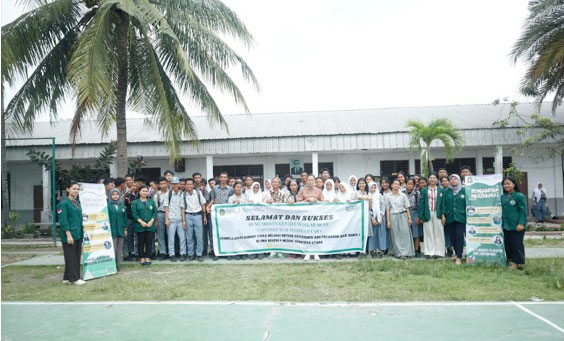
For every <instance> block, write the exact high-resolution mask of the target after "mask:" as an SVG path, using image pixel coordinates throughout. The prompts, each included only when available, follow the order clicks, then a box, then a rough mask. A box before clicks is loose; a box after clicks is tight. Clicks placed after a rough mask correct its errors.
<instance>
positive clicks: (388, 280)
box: [2, 258, 564, 302]
mask: <svg viewBox="0 0 564 341" xmlns="http://www.w3.org/2000/svg"><path fill="white" fill-rule="evenodd" d="M63 270H64V269H63V267H60V268H58V269H57V268H56V267H55V266H9V267H5V268H3V269H2V300H4V301H114V300H117V301H122V300H165V301H166V300H228V301H231V300H238V301H239V300H242V301H245V300H267V301H288V302H311V301H321V302H335V301H347V302H370V301H489V300H495V301H507V300H515V301H527V300H530V299H531V298H532V297H538V298H540V299H544V300H564V289H563V287H562V279H563V278H564V259H561V258H558V259H531V260H527V265H526V267H525V270H522V271H518V270H509V269H507V268H505V267H499V266H458V267H457V266H455V265H454V264H453V263H452V261H417V260H413V261H396V260H379V261H374V260H363V261H351V262H331V263H310V264H304V263H299V264H253V265H251V264H229V265H223V264H213V265H212V264H190V265H186V266H182V265H159V266H156V265H153V266H151V267H141V266H139V265H137V264H126V265H123V266H122V271H121V272H120V273H119V274H118V275H115V276H107V277H104V278H99V279H96V280H92V281H88V283H87V284H86V285H84V286H80V287H78V286H69V285H64V284H62V283H61V281H62V276H63Z"/></svg>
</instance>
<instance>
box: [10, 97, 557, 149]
mask: <svg viewBox="0 0 564 341" xmlns="http://www.w3.org/2000/svg"><path fill="white" fill-rule="evenodd" d="M551 106H552V103H550V102H546V103H544V104H543V105H542V107H541V109H540V114H541V115H542V116H544V117H552V118H553V119H554V120H556V122H558V123H562V124H564V115H562V114H563V113H564V108H558V110H557V113H556V115H555V116H552V114H551V112H550V110H551ZM517 110H518V112H519V114H520V115H525V116H529V115H532V114H534V113H537V112H538V111H537V107H536V104H535V103H522V104H519V105H518V107H517ZM508 111H509V106H508V105H497V106H495V105H492V104H479V105H453V106H431V107H409V108H379V109H359V110H338V111H315V112H284V113H267V114H250V115H226V116H225V119H226V121H227V123H228V127H229V133H227V131H225V130H221V129H220V128H219V126H218V124H211V125H210V123H209V122H208V119H207V117H205V116H196V117H193V118H192V119H193V121H194V123H195V126H196V127H197V131H198V137H199V139H200V140H202V141H206V140H230V139H246V138H265V137H295V136H338V135H358V134H378V133H395V132H406V131H408V129H407V128H406V124H407V121H408V120H409V119H418V120H421V121H423V122H424V123H427V122H429V121H431V120H433V119H436V118H445V117H446V118H450V119H451V120H452V121H453V122H454V124H455V125H456V126H457V127H458V128H459V129H463V130H469V129H491V128H493V127H492V125H493V123H494V122H495V121H497V120H499V119H502V118H505V117H506V116H507V113H508ZM70 125H71V121H70V120H61V121H58V122H56V123H53V124H51V123H49V122H39V123H36V124H35V127H34V131H33V134H32V135H31V137H34V138H40V137H55V138H56V144H57V145H69V144H70V138H69V132H70ZM522 125H523V123H522V122H519V121H518V120H517V119H513V120H511V121H510V122H509V125H508V126H509V127H518V126H522ZM115 136H116V132H115V126H113V127H112V128H111V130H110V132H109V134H108V135H106V136H102V135H101V134H100V132H99V130H98V128H97V124H96V122H95V121H89V122H86V123H85V124H84V125H83V128H82V132H81V136H80V138H79V139H78V141H77V143H78V144H105V143H108V142H110V141H111V140H115ZM127 136H128V138H127V140H128V143H147V142H162V141H163V139H162V137H161V136H160V134H159V133H158V131H157V129H156V128H155V127H153V126H151V125H150V123H149V122H147V121H146V120H145V119H128V120H127ZM16 137H30V135H29V134H27V135H20V136H16ZM50 143H51V142H50V141H49V140H33V141H31V140H30V141H10V142H9V145H10V146H16V145H21V146H23V145H47V144H50Z"/></svg>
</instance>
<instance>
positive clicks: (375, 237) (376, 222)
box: [368, 182, 386, 258]
mask: <svg viewBox="0 0 564 341" xmlns="http://www.w3.org/2000/svg"><path fill="white" fill-rule="evenodd" d="M368 191H369V193H370V195H371V196H372V198H371V199H370V222H371V229H370V230H371V231H370V230H369V231H368V237H369V238H368V250H369V251H370V253H371V254H372V258H377V257H382V254H383V250H385V249H386V245H385V244H386V228H385V227H384V226H382V210H381V208H380V200H381V194H380V191H379V190H378V185H376V183H375V182H371V183H369V184H368ZM381 240H383V241H384V245H383V246H382V245H381V244H382V243H381Z"/></svg>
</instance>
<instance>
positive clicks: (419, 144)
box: [407, 118, 463, 176]
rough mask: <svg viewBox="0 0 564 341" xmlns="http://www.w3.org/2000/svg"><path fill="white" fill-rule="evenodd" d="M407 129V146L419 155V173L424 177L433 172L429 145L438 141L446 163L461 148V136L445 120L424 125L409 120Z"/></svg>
mask: <svg viewBox="0 0 564 341" xmlns="http://www.w3.org/2000/svg"><path fill="white" fill-rule="evenodd" d="M407 127H408V128H411V130H410V131H409V136H410V140H409V145H410V147H411V149H414V150H418V151H419V152H420V153H421V171H422V173H423V174H424V175H425V176H428V175H429V173H430V172H433V162H432V161H433V158H432V156H431V144H432V143H433V141H435V140H439V141H441V142H442V144H443V145H444V147H445V154H446V159H447V162H448V161H450V160H452V154H453V153H454V152H455V151H456V150H458V149H459V148H460V147H462V143H463V139H462V135H461V134H460V132H459V131H458V129H457V128H456V127H455V126H454V124H453V123H452V122H451V121H450V120H449V119H447V118H439V119H436V120H432V121H431V122H430V123H429V125H425V124H424V123H423V122H421V121H419V120H409V121H408V122H407Z"/></svg>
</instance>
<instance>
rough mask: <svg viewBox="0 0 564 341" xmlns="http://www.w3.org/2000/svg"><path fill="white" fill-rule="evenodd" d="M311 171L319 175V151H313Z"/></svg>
mask: <svg viewBox="0 0 564 341" xmlns="http://www.w3.org/2000/svg"><path fill="white" fill-rule="evenodd" d="M311 172H312V174H313V175H314V176H319V153H318V152H312V153H311Z"/></svg>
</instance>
